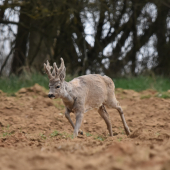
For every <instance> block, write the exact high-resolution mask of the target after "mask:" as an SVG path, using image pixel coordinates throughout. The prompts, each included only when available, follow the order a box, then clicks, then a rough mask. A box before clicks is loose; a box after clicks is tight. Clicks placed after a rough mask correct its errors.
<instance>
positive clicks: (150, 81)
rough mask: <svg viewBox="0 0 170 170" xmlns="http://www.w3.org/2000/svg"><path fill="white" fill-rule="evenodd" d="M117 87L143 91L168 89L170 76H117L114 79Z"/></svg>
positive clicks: (169, 87)
mask: <svg viewBox="0 0 170 170" xmlns="http://www.w3.org/2000/svg"><path fill="white" fill-rule="evenodd" d="M113 81H114V83H115V86H116V88H122V89H132V90H135V91H142V90H146V89H154V90H157V91H167V90H169V89H170V78H165V77H160V76H156V77H154V78H152V77H149V76H138V77H131V78H116V79H113Z"/></svg>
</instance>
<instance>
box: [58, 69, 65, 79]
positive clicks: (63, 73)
mask: <svg viewBox="0 0 170 170" xmlns="http://www.w3.org/2000/svg"><path fill="white" fill-rule="evenodd" d="M65 76H66V68H65V67H64V69H63V70H62V71H61V73H60V75H59V77H60V80H61V81H62V82H63V81H64V80H65Z"/></svg>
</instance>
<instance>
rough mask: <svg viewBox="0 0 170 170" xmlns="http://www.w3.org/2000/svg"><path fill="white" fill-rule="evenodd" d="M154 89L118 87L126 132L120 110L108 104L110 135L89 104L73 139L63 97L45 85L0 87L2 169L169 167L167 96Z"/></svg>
mask: <svg viewBox="0 0 170 170" xmlns="http://www.w3.org/2000/svg"><path fill="white" fill-rule="evenodd" d="M155 93H156V92H155V91H153V90H145V91H143V92H140V93H138V92H135V91H133V90H123V89H117V90H116V96H117V99H118V101H119V102H120V104H121V106H122V108H123V110H124V113H125V118H126V121H127V124H128V126H129V128H130V130H131V135H130V136H128V137H127V136H126V135H125V132H124V128H123V124H122V122H121V118H120V116H119V113H118V112H117V111H116V110H112V109H108V113H109V114H110V117H111V122H112V129H113V133H114V136H113V137H110V136H109V135H108V131H107V127H106V124H105V122H104V121H103V119H102V118H101V117H100V115H99V114H98V113H97V110H92V111H89V112H87V113H86V114H85V115H84V120H83V122H82V126H81V129H82V130H83V132H84V134H83V135H79V136H78V138H76V139H73V138H72V132H73V129H72V127H71V125H70V124H69V123H68V121H67V119H66V118H65V116H64V106H63V103H62V101H61V100H60V99H54V100H51V99H49V98H48V97H47V94H48V91H46V90H45V89H44V88H43V87H41V86H39V85H38V84H36V85H34V86H33V87H29V88H23V89H21V90H20V91H18V92H17V93H16V96H13V97H10V96H7V95H6V94H4V93H3V92H0V157H1V159H0V165H1V166H0V169H2V167H3V169H10V170H11V169H16V170H22V169H26V170H27V169H28V170H33V169H51V170H52V169H61V170H65V169H72V170H79V169H91V170H96V169H99V170H100V169H101V170H103V169H108V170H111V169H113V170H123V169H126V170H132V169H137V170H143V169H146V170H150V169H153V170H168V169H169V168H170V147H169V146H170V133H169V129H170V117H169V116H170V115H169V114H170V112H169V110H170V99H161V98H157V97H155ZM2 95H3V97H1V96H2ZM148 95H149V96H150V97H146V96H148ZM141 96H145V97H141ZM71 119H72V120H73V122H75V115H74V114H72V113H71Z"/></svg>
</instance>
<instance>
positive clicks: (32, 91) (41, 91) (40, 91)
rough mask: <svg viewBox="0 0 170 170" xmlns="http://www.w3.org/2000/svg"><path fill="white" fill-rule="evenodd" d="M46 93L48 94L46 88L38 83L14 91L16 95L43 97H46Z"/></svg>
mask: <svg viewBox="0 0 170 170" xmlns="http://www.w3.org/2000/svg"><path fill="white" fill-rule="evenodd" d="M47 94H48V93H47V90H46V89H45V88H44V87H42V86H40V85H39V84H35V85H34V86H32V87H27V88H22V89H20V90H19V91H18V92H17V93H16V95H17V96H36V95H39V96H44V97H46V96H47Z"/></svg>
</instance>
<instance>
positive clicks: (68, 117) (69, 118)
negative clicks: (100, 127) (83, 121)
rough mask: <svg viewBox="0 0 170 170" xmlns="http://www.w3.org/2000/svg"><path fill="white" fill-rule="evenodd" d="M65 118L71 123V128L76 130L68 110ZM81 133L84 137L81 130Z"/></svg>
mask: <svg viewBox="0 0 170 170" xmlns="http://www.w3.org/2000/svg"><path fill="white" fill-rule="evenodd" d="M65 117H66V118H67V120H68V121H69V122H70V124H71V126H72V127H73V129H74V123H73V121H72V120H71V117H70V112H69V111H68V109H66V111H65ZM79 133H80V134H81V135H83V131H82V130H79Z"/></svg>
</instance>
